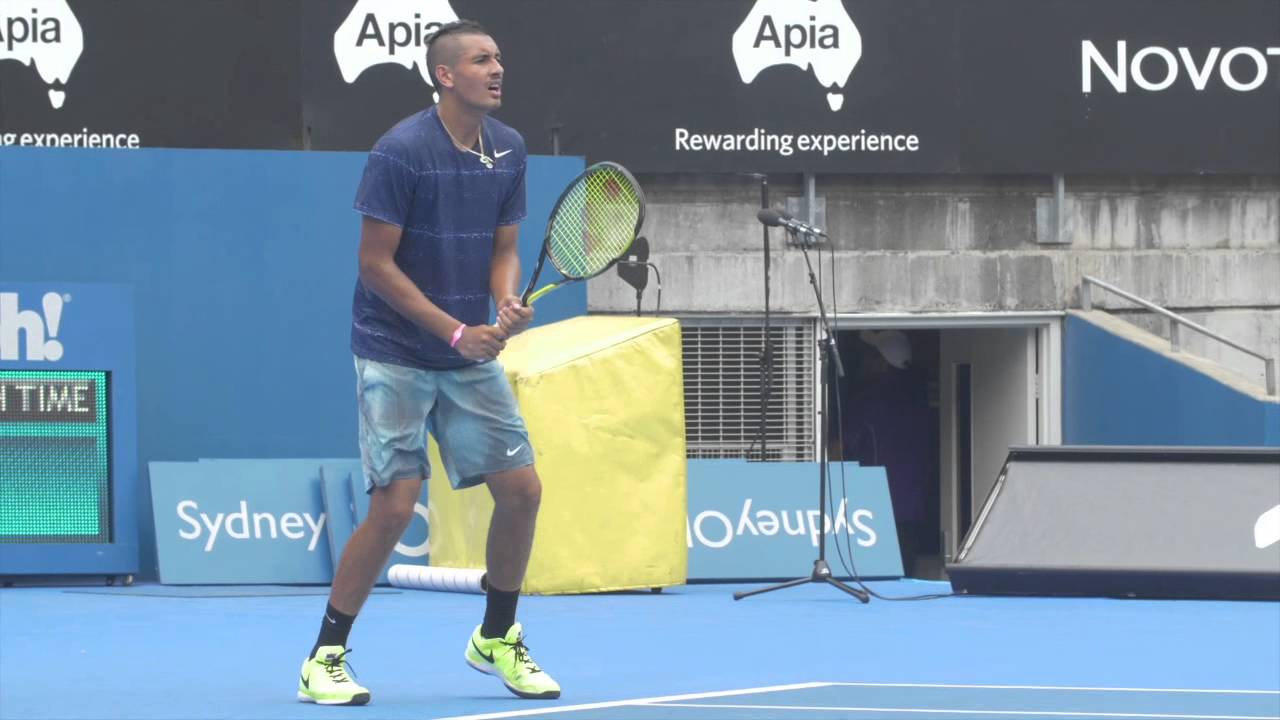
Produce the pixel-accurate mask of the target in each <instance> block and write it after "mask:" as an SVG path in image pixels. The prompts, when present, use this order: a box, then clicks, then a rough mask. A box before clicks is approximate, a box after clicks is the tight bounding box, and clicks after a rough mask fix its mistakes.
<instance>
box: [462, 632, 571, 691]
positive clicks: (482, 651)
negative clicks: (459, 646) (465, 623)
mask: <svg viewBox="0 0 1280 720" xmlns="http://www.w3.org/2000/svg"><path fill="white" fill-rule="evenodd" d="M464 658H465V659H466V661H467V664H468V665H470V666H471V667H473V668H475V669H476V670H479V671H480V672H482V673H487V674H489V675H495V676H497V678H498V679H499V680H501V681H502V684H503V685H506V686H507V689H508V690H510V691H511V692H513V693H515V694H516V695H519V696H520V697H522V698H535V699H541V700H554V699H556V698H558V697H560V684H559V683H557V682H556V681H555V680H553V679H552V678H551V676H550V675H548V674H546V673H545V672H543V670H542V668H540V667H538V664H537V663H535V662H534V661H533V658H531V657H529V648H528V647H526V646H525V644H524V628H522V627H520V623H516V624H514V625H512V626H511V629H510V630H508V631H507V635H506V637H500V638H486V637H484V636H482V635H481V634H480V626H479V625H477V626H476V630H475V632H473V633H471V640H470V641H468V642H467V651H466V653H465V654H464Z"/></svg>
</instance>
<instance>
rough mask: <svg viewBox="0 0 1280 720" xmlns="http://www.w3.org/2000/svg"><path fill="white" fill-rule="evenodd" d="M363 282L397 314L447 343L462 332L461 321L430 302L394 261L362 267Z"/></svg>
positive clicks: (362, 265)
mask: <svg viewBox="0 0 1280 720" xmlns="http://www.w3.org/2000/svg"><path fill="white" fill-rule="evenodd" d="M360 282H362V283H364V286H365V287H367V288H369V289H370V290H372V291H373V292H374V293H375V294H376V295H377V296H378V297H380V298H382V299H383V300H384V301H386V303H387V304H388V305H390V306H391V307H392V308H394V309H395V311H396V312H398V313H400V314H401V315H403V316H405V317H407V318H409V319H410V320H411V321H413V323H414V324H416V325H418V326H419V327H421V328H423V329H425V330H426V331H427V332H430V333H431V334H433V335H435V336H436V337H438V338H440V339H441V340H444V341H445V342H448V341H449V339H450V338H451V337H452V336H453V331H454V330H456V329H457V328H458V323H459V321H458V320H457V319H456V318H454V317H453V316H452V315H450V314H449V313H447V312H445V311H443V310H441V309H440V307H439V306H437V305H436V304H435V303H433V302H431V301H430V300H428V299H427V296H426V295H424V294H423V293H422V291H421V290H419V289H418V286H417V285H415V284H414V283H413V281H412V280H410V279H409V276H408V275H405V274H404V271H403V270H401V269H400V267H399V266H398V265H396V264H395V262H394V261H391V262H386V261H383V262H369V263H361V264H360Z"/></svg>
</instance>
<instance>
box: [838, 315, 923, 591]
mask: <svg viewBox="0 0 1280 720" xmlns="http://www.w3.org/2000/svg"><path fill="white" fill-rule="evenodd" d="M836 339H837V343H838V347H839V351H840V358H841V360H842V362H843V364H844V368H845V376H844V377H843V378H841V379H839V381H838V382H834V383H832V397H831V398H830V402H831V412H830V414H829V417H828V422H829V423H830V427H829V428H828V429H829V431H830V435H829V437H830V438H831V445H830V450H831V455H832V459H836V458H841V459H844V460H849V461H856V462H858V463H860V464H862V465H867V466H879V467H884V468H885V472H886V474H887V475H888V478H889V494H890V496H891V498H892V500H893V511H894V523H895V525H896V526H897V530H898V544H899V546H900V547H901V549H902V567H903V570H904V571H905V572H906V574H907V576H908V577H918V578H929V579H938V578H941V577H942V543H941V537H942V528H941V522H940V519H939V518H940V512H939V507H940V504H941V498H940V492H939V488H940V477H941V460H940V453H939V447H940V443H939V428H940V425H941V423H940V415H939V357H940V353H939V339H940V331H938V330H845V331H841V332H839V333H837V336H836Z"/></svg>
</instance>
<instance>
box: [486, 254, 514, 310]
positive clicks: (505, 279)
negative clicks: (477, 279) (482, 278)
mask: <svg viewBox="0 0 1280 720" xmlns="http://www.w3.org/2000/svg"><path fill="white" fill-rule="evenodd" d="M489 292H490V293H492V294H493V302H494V305H500V304H501V303H502V299H503V298H505V297H510V296H512V295H515V296H517V297H518V296H519V295H520V254H519V253H516V252H506V253H499V254H495V255H494V257H493V262H492V263H491V264H490V266H489Z"/></svg>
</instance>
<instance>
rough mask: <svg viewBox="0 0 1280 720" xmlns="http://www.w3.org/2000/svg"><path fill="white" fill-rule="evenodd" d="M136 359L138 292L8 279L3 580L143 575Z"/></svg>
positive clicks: (0, 322)
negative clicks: (135, 306) (140, 572)
mask: <svg viewBox="0 0 1280 720" xmlns="http://www.w3.org/2000/svg"><path fill="white" fill-rule="evenodd" d="M134 356H135V349H134V320H133V291H132V288H130V287H127V286H123V285H88V284H77V283H58V284H51V283H40V284H35V283H9V282H0V576H3V577H5V578H17V577H26V576H37V575H43V576H47V575H64V576H71V575H103V576H106V577H107V579H108V581H111V582H114V580H115V578H117V577H122V578H125V579H126V581H128V579H129V578H130V577H131V576H133V575H135V574H136V573H137V572H138V566H139V557H138V518H139V514H140V508H139V498H138V486H139V482H138V444H137V400H136V390H135V385H134V383H135V380H134ZM6 582H8V580H6Z"/></svg>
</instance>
